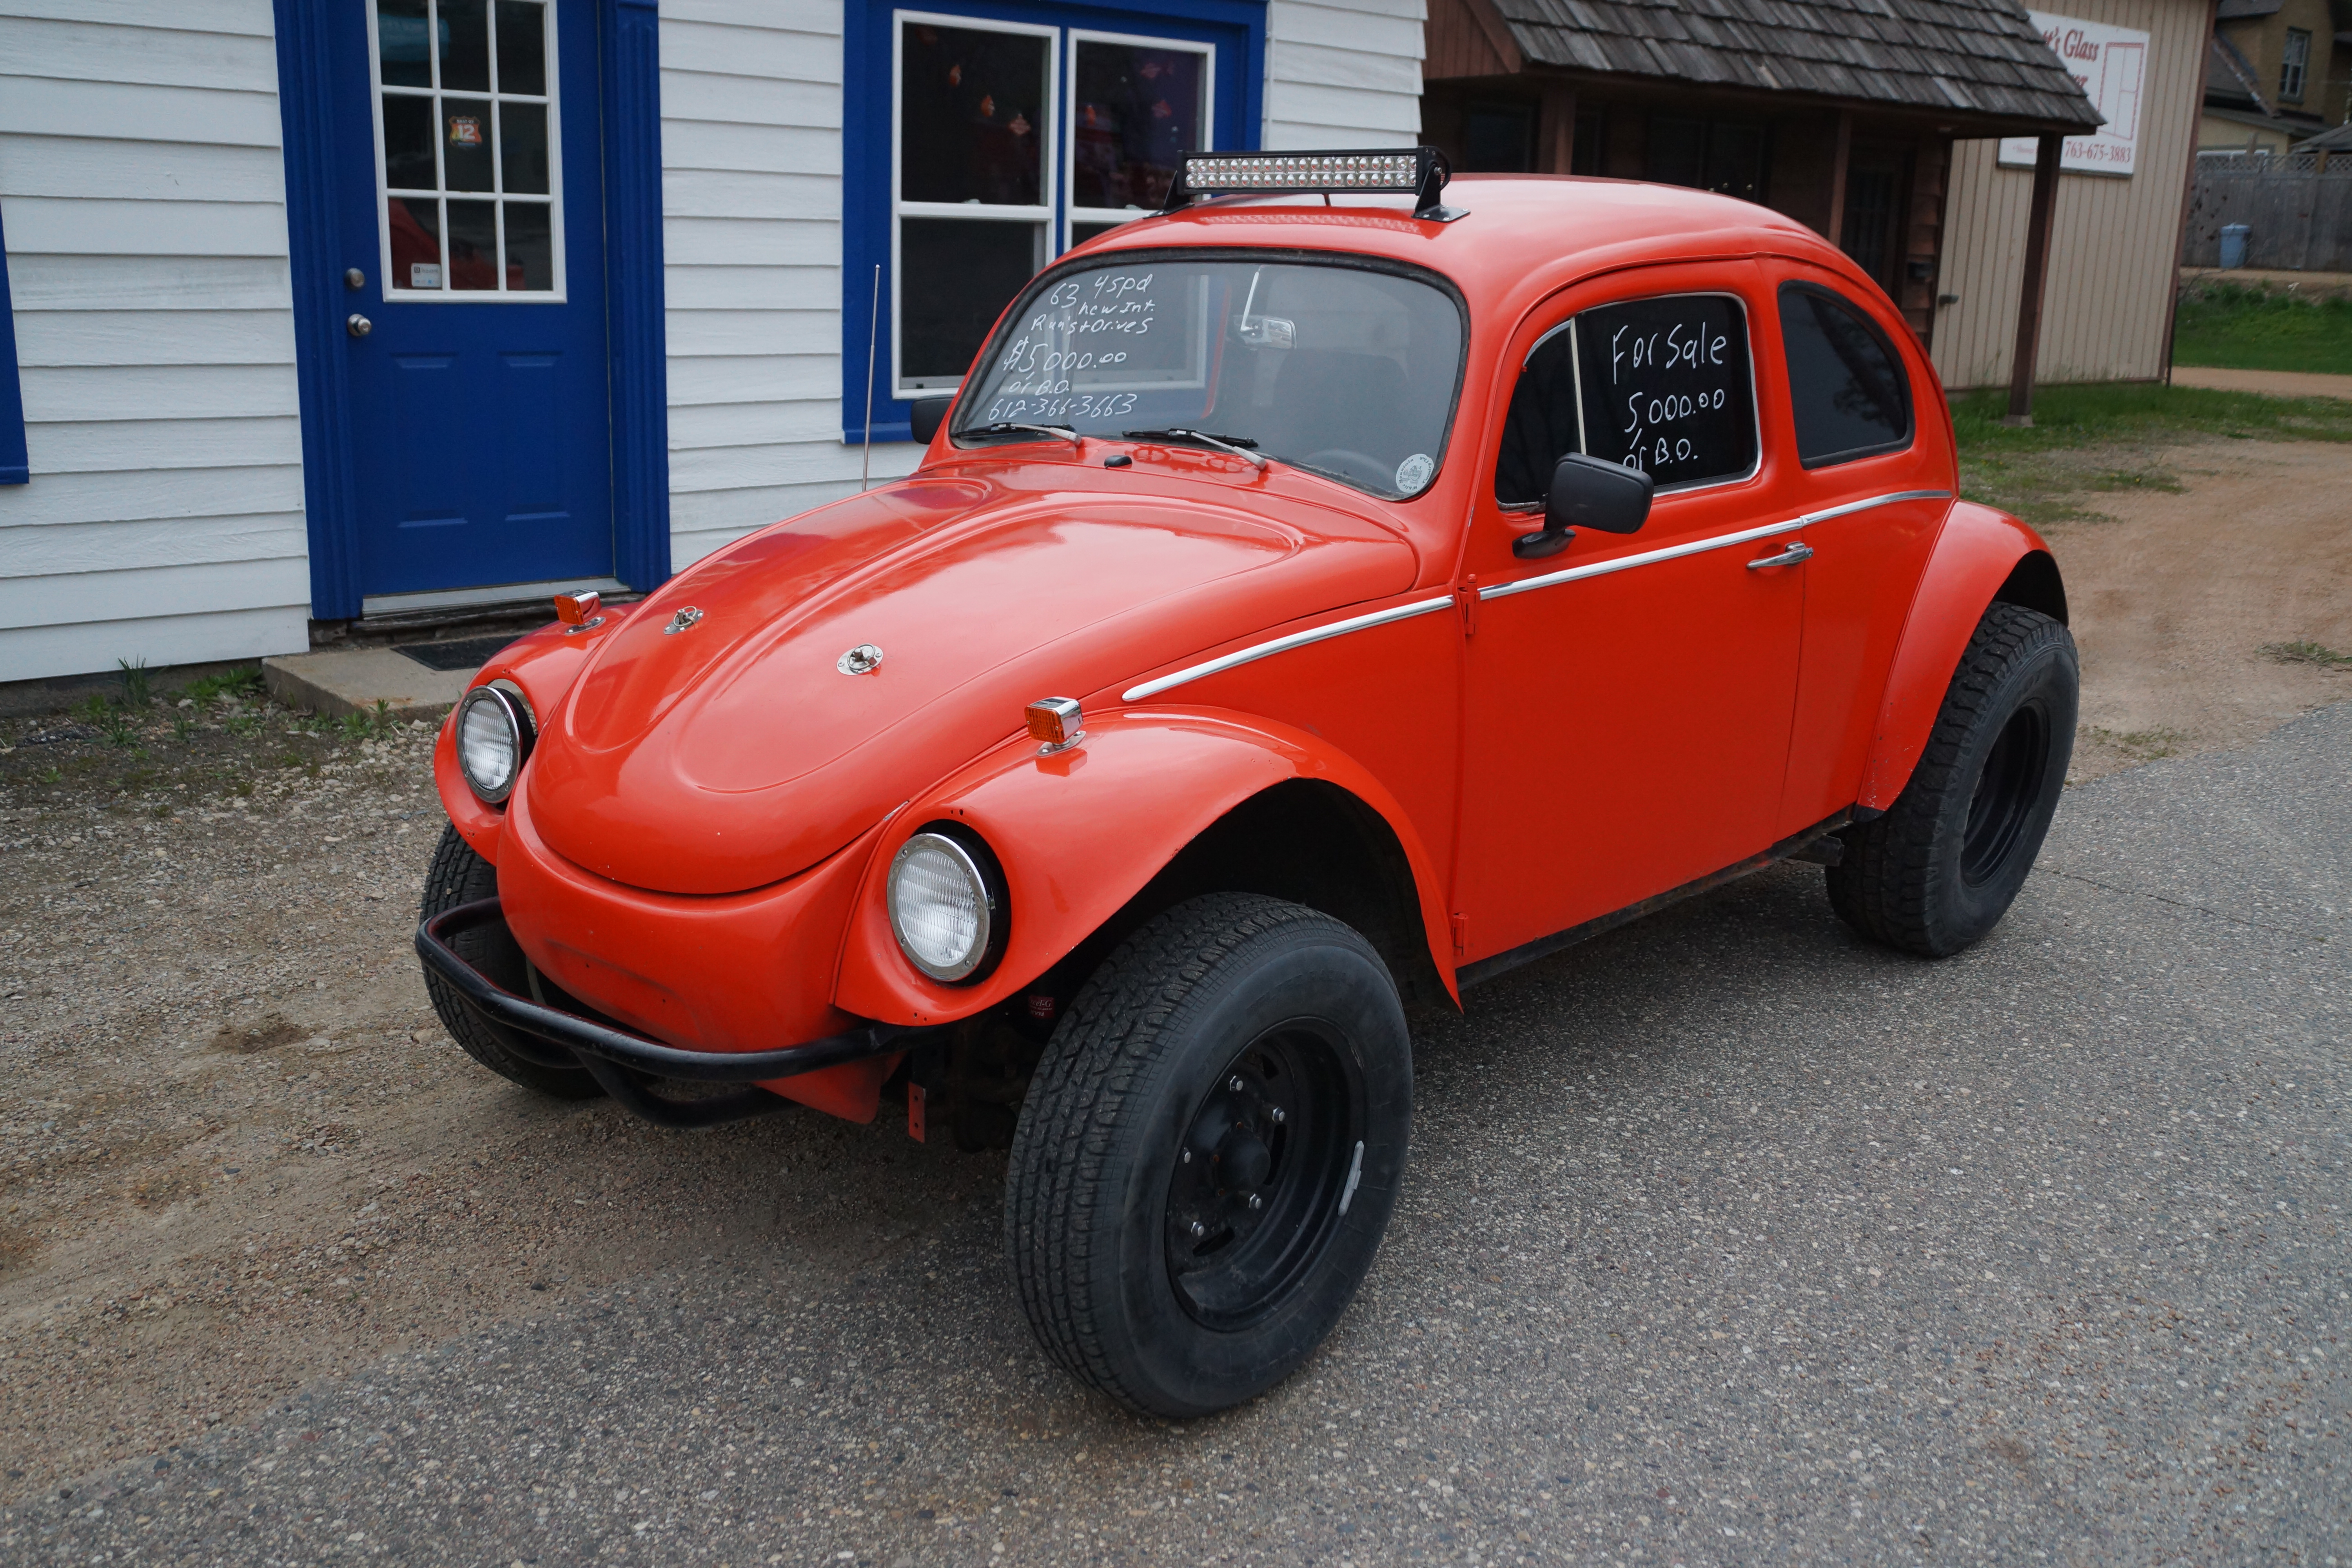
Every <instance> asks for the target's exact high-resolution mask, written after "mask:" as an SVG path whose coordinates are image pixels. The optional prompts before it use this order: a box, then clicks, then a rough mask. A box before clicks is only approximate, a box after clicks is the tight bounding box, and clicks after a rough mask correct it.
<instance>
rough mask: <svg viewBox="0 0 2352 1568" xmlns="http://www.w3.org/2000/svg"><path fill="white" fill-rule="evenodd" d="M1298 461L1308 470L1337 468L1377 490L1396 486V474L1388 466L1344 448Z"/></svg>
mask: <svg viewBox="0 0 2352 1568" xmlns="http://www.w3.org/2000/svg"><path fill="white" fill-rule="evenodd" d="M1299 461H1300V462H1301V463H1302V464H1303V465H1305V466H1306V467H1307V468H1337V469H1339V471H1340V472H1341V473H1343V474H1353V475H1355V476H1356V477H1357V478H1359V479H1362V480H1363V481H1364V482H1365V483H1366V484H1369V485H1371V486H1372V487H1374V488H1375V489H1383V490H1385V489H1394V488H1395V485H1396V473H1395V471H1394V470H1393V469H1392V468H1390V466H1389V465H1388V464H1386V463H1383V462H1381V460H1380V459H1379V458H1375V457H1372V456H1370V455H1369V454H1368V453H1364V452H1358V451H1354V450H1351V449H1350V448H1349V447H1325V448H1324V449H1323V450H1321V451H1319V452H1309V453H1307V456H1306V457H1304V458H1300V459H1299Z"/></svg>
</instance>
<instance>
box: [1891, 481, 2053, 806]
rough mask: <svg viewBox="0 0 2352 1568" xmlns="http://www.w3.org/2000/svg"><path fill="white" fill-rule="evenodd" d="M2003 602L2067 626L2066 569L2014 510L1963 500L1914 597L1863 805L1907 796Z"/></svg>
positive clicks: (1948, 520)
mask: <svg viewBox="0 0 2352 1568" xmlns="http://www.w3.org/2000/svg"><path fill="white" fill-rule="evenodd" d="M2036 557H2038V558H2039V560H2038V561H2037V560H2036V559H2035V558H2036ZM2012 584H2016V585H2017V586H2016V587H2014V588H2012V591H2011V592H2010V593H2007V594H2004V592H2003V589H2004V588H2005V587H2011V585H2012ZM2004 597H2012V598H2018V599H2019V602H2020V603H2022V604H2025V605H2029V606H2030V607H2032V608H2034V609H2039V610H2043V611H2045V613H2048V614H2051V615H2053V616H2055V617H2056V618H2058V619H2060V620H2063V619H2065V616H2066V608H2065V597H2064V593H2063V589H2062V588H2061V587H2059V585H2058V569H2057V564H2056V563H2055V562H2054V561H2053V559H2052V557H2051V554H2050V547H2049V546H2048V545H2047V544H2044V543H2043V542H2042V536H2041V535H2039V534H2037V533H2035V532H2034V531H2033V530H2032V529H2031V528H2028V527H2027V526H2026V525H2025V524H2023V523H2021V522H2020V521H2017V519H2015V518H2013V517H2011V516H2010V515H2009V514H2008V513H2007V512H2004V511H1997V510H1994V509H1992V508H1991V507H1989V506H1979V504H1977V503H1976V502H1974V501H1961V502H1959V503H1958V505H1956V506H1954V507H1953V508H1952V510H1951V511H1950V513H1949V514H1948V516H1947V517H1946V519H1945V521H1944V528H1943V531H1942V532H1941V533H1939V534H1937V537H1936V547H1935V550H1934V552H1932V553H1931V554H1930V555H1929V556H1928V558H1927V571H1926V572H1925V573H1923V574H1921V575H1920V578H1919V586H1918V589H1917V591H1916V593H1915V594H1914V595H1912V599H1911V613H1910V615H1909V616H1908V617H1907V618H1906V620H1905V622H1904V625H1903V638H1902V641H1901V642H1900V643H1899V644H1897V645H1896V647H1895V663H1894V666H1893V668H1891V669H1889V671H1888V672H1887V678H1886V696H1885V700H1884V701H1883V702H1881V703H1880V705H1879V710H1878V729H1877V733H1876V736H1875V738H1874V741H1873V742H1872V744H1871V750H1870V762H1869V765H1868V766H1866V767H1865V768H1864V770H1863V775H1862V795H1861V799H1860V800H1859V802H1858V803H1857V804H1859V805H1864V806H1866V807H1870V808H1873V809H1875V810H1880V811H1884V810H1885V808H1886V807H1888V806H1889V805H1893V804H1894V803H1895V796H1896V795H1901V794H1902V793H1903V786H1904V785H1905V784H1908V783H1909V782H1910V781H1911V770H1912V769H1913V768H1914V767H1915V766H1916V765H1917V763H1918V761H1919V753H1920V752H1922V751H1924V750H1926V748H1927V735H1928V732H1929V731H1931V730H1933V729H1934V728H1935V724H1936V714H1937V710H1940V709H1941V708H1942V707H1943V704H1944V693H1945V691H1946V689H1948V688H1949V687H1950V685H1951V683H1952V672H1953V671H1954V670H1956V669H1958V668H1959V665H1960V655H1961V654H1962V653H1963V652H1965V651H1966V650H1967V648H1968V646H1969V637H1971V636H1973V635H1974V634H1975V632H1976V629H1977V623H1978V622H1979V620H1981V619H1983V618H1984V613H1985V611H1986V610H1987V609H1988V608H1989V607H1990V605H1992V603H1993V601H1994V600H1995V599H1999V598H2004Z"/></svg>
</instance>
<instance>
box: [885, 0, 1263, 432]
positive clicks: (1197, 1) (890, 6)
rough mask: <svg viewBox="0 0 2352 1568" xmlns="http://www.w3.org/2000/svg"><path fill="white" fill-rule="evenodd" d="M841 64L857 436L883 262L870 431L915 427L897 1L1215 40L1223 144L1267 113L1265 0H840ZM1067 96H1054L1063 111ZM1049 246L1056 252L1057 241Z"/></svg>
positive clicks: (1246, 136)
mask: <svg viewBox="0 0 2352 1568" xmlns="http://www.w3.org/2000/svg"><path fill="white" fill-rule="evenodd" d="M845 5H846V7H847V15H846V16H845V18H844V21H845V26H844V29H843V31H844V37H843V48H842V55H843V60H842V70H843V76H844V79H845V83H846V87H845V91H844V94H843V104H842V137H841V174H842V226H841V259H842V310H841V363H842V367H843V372H842V388H841V428H842V437H843V439H844V440H845V441H847V442H849V443H850V444H851V445H853V446H855V445H859V444H861V443H863V441H864V440H865V413H866V408H865V403H866V363H867V358H866V356H867V350H868V347H869V344H870V343H871V340H872V339H873V338H875V337H876V336H877V334H876V333H874V332H873V331H870V330H869V327H868V323H869V322H870V321H872V319H873V317H874V315H875V311H874V310H873V300H874V288H875V272H874V269H875V268H877V267H879V268H881V269H882V273H881V310H880V316H881V331H880V332H879V334H878V336H879V338H880V342H879V343H878V344H872V345H871V346H873V347H874V348H875V351H876V352H875V354H874V363H875V365H876V371H875V394H874V439H875V441H876V442H877V443H879V442H884V441H906V440H911V439H912V438H913V432H912V431H911V430H910V429H909V427H908V416H909V414H910V412H911V410H910V409H909V408H908V404H907V402H906V401H905V400H904V399H901V398H895V397H892V396H891V395H890V383H889V375H890V373H889V369H888V366H889V364H890V297H891V284H892V279H891V276H890V223H891V217H892V211H893V208H892V197H893V195H895V193H894V192H893V191H892V190H891V188H890V138H891V132H892V127H891V123H890V117H891V112H892V109H893V104H894V99H895V94H894V92H893V83H892V81H891V79H890V73H891V60H892V49H891V38H890V26H891V17H892V15H893V13H895V12H898V11H919V12H923V13H925V14H927V15H931V16H970V17H972V18H974V19H975V20H983V21H998V22H1025V23H1030V24H1033V25H1039V26H1053V27H1059V28H1063V29H1068V28H1072V27H1077V28H1093V29H1098V30H1102V31H1107V32H1114V33H1121V34H1131V35H1139V36H1144V37H1163V38H1185V39H1191V40H1193V41H1195V42H1203V43H1213V44H1215V45H1216V46H1217V75H1216V107H1215V114H1214V119H1213V122H1212V123H1213V126H1214V128H1215V133H1216V138H1217V145H1218V146H1219V147H1220V148H1231V149H1239V150H1244V151H1246V150H1251V149H1255V147H1256V146H1257V144H1258V138H1259V132H1260V128H1261V127H1262V126H1263V125H1264V124H1265V0H1078V3H1070V4H1065V3H1062V0H938V3H936V4H931V3H927V0H845ZM1060 47H1062V49H1063V50H1064V58H1063V67H1062V68H1063V70H1064V72H1065V80H1066V73H1067V71H1068V69H1069V61H1068V55H1067V50H1068V48H1069V40H1068V37H1067V36H1066V33H1065V35H1064V37H1062V39H1061V44H1060ZM1065 109H1066V94H1065V102H1063V103H1057V104H1056V105H1055V112H1056V115H1057V116H1058V115H1059V114H1060V113H1061V112H1063V111H1064V110H1065ZM1065 134H1066V132H1065V131H1063V130H1062V129H1061V128H1059V127H1058V124H1057V130H1056V135H1055V145H1054V146H1053V147H1052V148H1050V149H1048V154H1049V155H1050V156H1053V157H1055V158H1059V157H1061V156H1062V141H1063V137H1064V135H1065ZM1055 185H1056V193H1055V204H1056V205H1055V212H1054V222H1053V225H1052V232H1053V233H1054V234H1055V236H1059V235H1060V234H1061V233H1062V218H1063V216H1064V214H1065V211H1066V206H1067V204H1068V201H1069V191H1068V189H1067V185H1068V182H1067V181H1066V180H1057V181H1056V182H1055ZM1054 254H1055V255H1059V254H1060V248H1059V245H1058V242H1057V243H1056V245H1055V248H1054Z"/></svg>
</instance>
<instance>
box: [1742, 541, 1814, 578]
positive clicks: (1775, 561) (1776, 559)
mask: <svg viewBox="0 0 2352 1568" xmlns="http://www.w3.org/2000/svg"><path fill="white" fill-rule="evenodd" d="M1812 558H1813V547H1812V546H1811V545H1810V544H1807V543H1806V542H1804V541H1803V540H1799V541H1797V542H1795V543H1794V544H1791V545H1790V546H1789V548H1788V549H1786V550H1783V551H1782V552H1780V554H1778V555H1767V556H1764V557H1763V558H1762V559H1760V560H1757V561H1750V562H1749V563H1748V570H1749V571H1750V572H1755V571H1759V570H1761V569H1762V568H1764V567H1767V566H1794V565H1796V564H1797V563H1800V562H1804V561H1811V559H1812Z"/></svg>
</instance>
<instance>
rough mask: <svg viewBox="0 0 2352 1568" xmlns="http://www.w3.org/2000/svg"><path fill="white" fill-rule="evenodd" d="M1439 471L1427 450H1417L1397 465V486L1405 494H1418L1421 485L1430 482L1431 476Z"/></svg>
mask: <svg viewBox="0 0 2352 1568" xmlns="http://www.w3.org/2000/svg"><path fill="white" fill-rule="evenodd" d="M1435 472H1437V465H1436V464H1435V463H1434V462H1433V461H1431V460H1430V456H1429V454H1428V453H1426V452H1415V453H1414V454H1413V455H1412V457H1410V458H1406V459H1405V460H1404V461H1403V462H1402V463H1399V464H1398V465H1397V480H1396V488H1397V489H1398V490H1399V491H1401V492H1402V493H1403V494H1405V495H1417V494H1419V493H1420V491H1421V487H1422V486H1423V485H1425V484H1427V483H1429V476H1430V475H1432V474H1433V473H1435Z"/></svg>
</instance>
